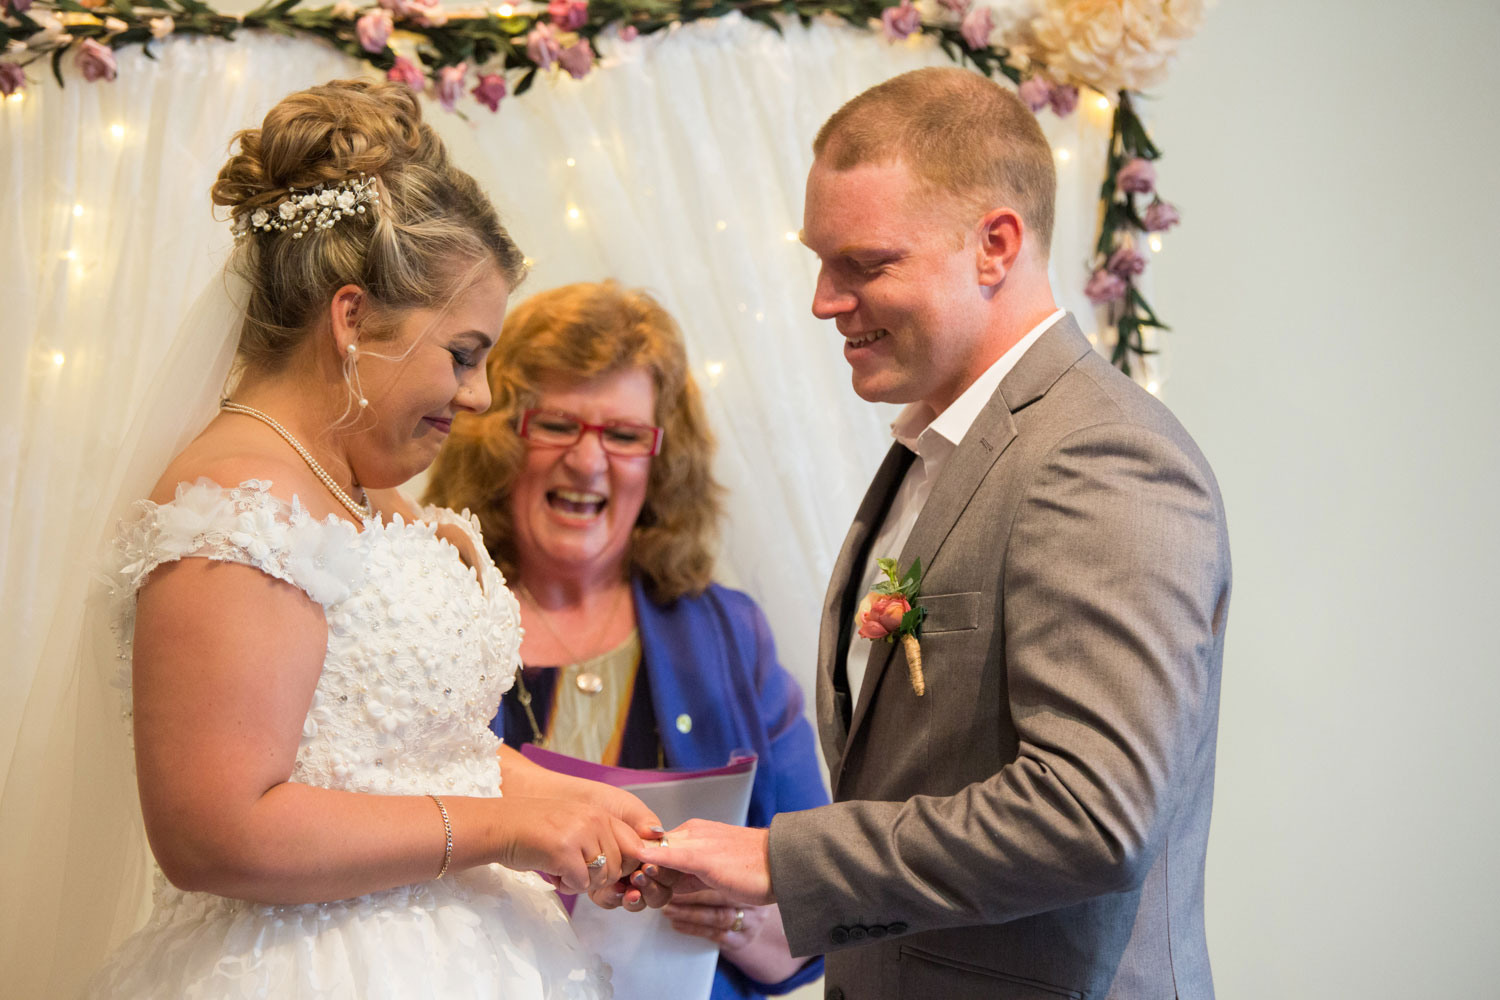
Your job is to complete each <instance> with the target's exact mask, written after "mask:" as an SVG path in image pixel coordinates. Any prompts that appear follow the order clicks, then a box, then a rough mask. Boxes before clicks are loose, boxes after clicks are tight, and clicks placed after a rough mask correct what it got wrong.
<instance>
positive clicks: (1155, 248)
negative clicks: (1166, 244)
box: [1146, 233, 1161, 253]
mask: <svg viewBox="0 0 1500 1000" xmlns="http://www.w3.org/2000/svg"><path fill="white" fill-rule="evenodd" d="M1146 243H1147V244H1148V245H1149V246H1150V247H1151V252H1152V253H1161V237H1160V236H1158V235H1156V234H1155V233H1152V234H1151V238H1150V239H1149V240H1147V241H1146Z"/></svg>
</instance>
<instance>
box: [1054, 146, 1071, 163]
mask: <svg viewBox="0 0 1500 1000" xmlns="http://www.w3.org/2000/svg"><path fill="white" fill-rule="evenodd" d="M1052 152H1053V155H1054V156H1056V157H1057V162H1058V163H1067V162H1068V161H1069V160H1071V159H1072V158H1073V154H1072V153H1070V152H1068V151H1067V150H1066V149H1055V150H1053V151H1052Z"/></svg>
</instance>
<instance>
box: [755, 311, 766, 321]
mask: <svg viewBox="0 0 1500 1000" xmlns="http://www.w3.org/2000/svg"><path fill="white" fill-rule="evenodd" d="M765 321H766V314H765V313H763V312H758V313H756V314H755V322H757V323H764V322H765Z"/></svg>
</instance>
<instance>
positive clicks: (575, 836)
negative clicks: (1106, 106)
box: [495, 796, 641, 893]
mask: <svg viewBox="0 0 1500 1000" xmlns="http://www.w3.org/2000/svg"><path fill="white" fill-rule="evenodd" d="M632 797H633V796H632ZM495 806H496V808H497V809H498V810H499V813H500V814H499V817H498V826H499V830H498V834H499V842H500V849H499V854H498V857H496V859H495V860H497V861H498V862H499V863H500V864H502V865H504V866H505V867H507V868H514V869H516V870H517V871H538V872H542V873H544V874H546V875H549V876H552V877H553V879H554V880H555V881H556V882H557V883H558V884H559V885H561V887H562V888H563V889H565V890H566V891H568V892H575V893H582V892H590V891H593V890H598V889H604V888H606V887H608V886H610V885H611V884H612V883H614V882H616V881H618V880H619V879H620V878H621V877H622V876H623V875H625V874H627V873H629V872H631V871H634V870H635V868H636V866H637V865H638V864H639V861H638V859H639V857H640V850H641V838H640V837H639V836H638V835H637V834H636V833H635V831H634V830H632V829H631V828H630V826H629V825H628V824H626V823H625V822H624V821H623V820H622V819H620V818H619V817H618V816H614V815H611V814H610V813H608V812H607V811H604V810H602V809H600V808H599V807H598V806H596V805H595V804H593V803H587V802H570V801H564V800H562V799H542V798H526V797H523V796H506V797H504V798H501V799H496V800H495ZM601 857H602V858H603V859H604V863H603V864H602V865H599V866H597V867H591V865H590V863H591V862H593V861H596V860H597V859H598V858H601Z"/></svg>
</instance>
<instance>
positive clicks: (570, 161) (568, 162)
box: [563, 156, 578, 167]
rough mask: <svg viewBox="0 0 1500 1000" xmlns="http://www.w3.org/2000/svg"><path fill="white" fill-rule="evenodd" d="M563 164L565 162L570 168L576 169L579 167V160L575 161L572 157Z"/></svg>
mask: <svg viewBox="0 0 1500 1000" xmlns="http://www.w3.org/2000/svg"><path fill="white" fill-rule="evenodd" d="M563 162H564V163H566V164H567V165H568V166H570V167H576V166H578V161H577V160H575V159H573V158H572V157H571V156H570V157H568V158H567V159H566V160H564V161H563Z"/></svg>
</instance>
